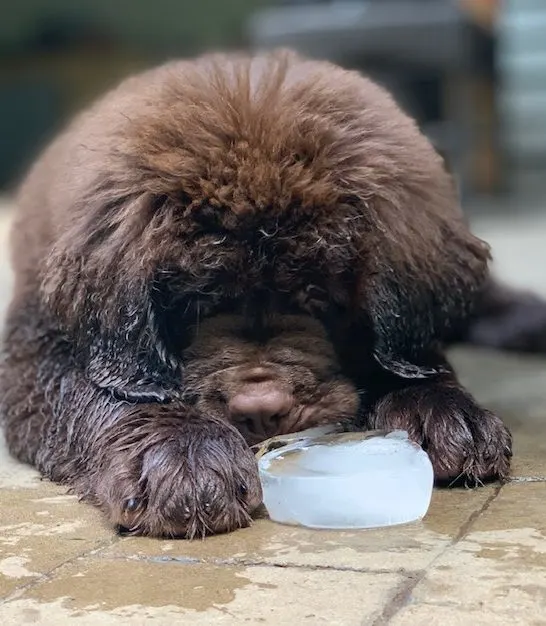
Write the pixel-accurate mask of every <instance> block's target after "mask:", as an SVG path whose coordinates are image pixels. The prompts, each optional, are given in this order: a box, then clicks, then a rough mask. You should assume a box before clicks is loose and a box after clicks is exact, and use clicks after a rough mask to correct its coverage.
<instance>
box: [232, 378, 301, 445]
mask: <svg viewBox="0 0 546 626" xmlns="http://www.w3.org/2000/svg"><path fill="white" fill-rule="evenodd" d="M293 404H294V399H293V397H292V394H291V393H290V392H289V391H288V390H287V389H285V388H284V387H283V386H282V385H281V384H280V383H278V382H277V381H275V380H274V379H273V380H272V379H271V376H270V375H269V374H268V373H267V372H266V371H264V370H262V369H261V368H256V369H255V370H253V371H252V372H249V373H248V374H247V375H246V376H245V377H244V382H243V385H242V387H241V389H240V391H238V392H237V393H236V394H235V395H234V396H233V397H232V398H231V399H230V401H229V412H230V414H231V418H232V419H233V421H234V423H235V424H236V425H238V426H240V427H243V429H244V430H246V431H249V432H250V434H251V435H259V436H271V435H273V434H275V433H276V432H277V431H278V428H279V423H280V421H281V419H282V418H283V417H284V416H285V415H286V414H287V413H288V412H289V411H290V409H291V408H292V406H293Z"/></svg>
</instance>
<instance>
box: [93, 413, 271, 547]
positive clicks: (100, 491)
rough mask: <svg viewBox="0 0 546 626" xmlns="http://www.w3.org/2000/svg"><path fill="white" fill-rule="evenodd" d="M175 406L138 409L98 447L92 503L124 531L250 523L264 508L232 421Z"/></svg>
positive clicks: (188, 533)
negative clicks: (254, 514)
mask: <svg viewBox="0 0 546 626" xmlns="http://www.w3.org/2000/svg"><path fill="white" fill-rule="evenodd" d="M182 411H183V412H184V413H183V414H178V413H177V412H176V409H175V407H174V406H173V405H170V406H161V405H148V406H140V407H135V408H134V409H133V415H132V417H131V418H130V419H124V420H123V421H122V422H121V423H118V424H116V426H115V427H113V428H112V429H110V431H109V432H108V433H107V435H106V436H103V439H102V442H101V461H100V463H99V467H98V468H97V470H96V471H95V472H94V475H93V476H92V479H93V487H94V488H93V492H94V499H95V500H96V503H97V504H98V505H99V506H100V507H101V508H102V509H103V510H104V511H105V512H106V514H107V515H108V517H109V519H110V520H111V521H112V522H113V523H114V524H116V525H118V526H119V527H120V528H121V529H124V530H125V531H126V532H129V533H132V534H139V535H150V536H157V537H166V536H167V537H185V538H193V537H202V536H205V535H207V534H214V533H221V532H228V531H231V530H235V529H236V528H240V527H243V526H247V525H248V524H249V523H250V521H251V518H250V514H251V513H252V511H253V510H254V509H255V508H257V506H258V505H259V504H260V503H261V500H262V497H261V487H260V482H259V478H258V471H257V464H256V460H255V457H254V455H253V454H252V452H251V451H250V449H249V448H248V446H247V445H246V443H245V442H244V440H243V438H242V437H241V435H240V434H239V433H238V432H237V431H236V430H235V428H233V427H231V426H230V425H229V424H227V423H225V422H222V421H221V420H212V419H208V418H204V417H201V416H199V415H196V414H192V413H191V410H188V409H184V408H183V409H182Z"/></svg>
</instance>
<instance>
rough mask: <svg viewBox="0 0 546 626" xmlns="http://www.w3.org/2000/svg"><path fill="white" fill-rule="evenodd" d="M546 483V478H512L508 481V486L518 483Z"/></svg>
mask: <svg viewBox="0 0 546 626" xmlns="http://www.w3.org/2000/svg"><path fill="white" fill-rule="evenodd" d="M544 482H546V476H512V477H511V478H509V479H508V482H507V484H508V485H510V484H518V483H544Z"/></svg>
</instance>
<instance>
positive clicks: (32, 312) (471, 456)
mask: <svg viewBox="0 0 546 626" xmlns="http://www.w3.org/2000/svg"><path fill="white" fill-rule="evenodd" d="M19 208H20V212H19V215H18V219H17V221H16V224H15V227H14V230H13V251H14V254H13V262H14V267H15V272H16V285H15V295H14V297H13V301H12V303H11V308H10V310H9V313H8V318H7V326H6V334H5V340H4V367H3V371H2V376H1V403H2V404H1V412H2V417H3V421H4V424H5V429H6V436H7V441H8V444H9V447H10V450H11V451H12V453H13V454H14V455H15V456H16V457H18V458H19V459H21V460H22V461H26V462H29V463H32V464H34V465H35V466H36V467H38V468H39V469H40V471H41V472H42V473H43V474H44V475H45V476H47V477H49V478H51V479H52V480H55V481H59V482H62V483H66V484H68V485H70V486H71V487H72V488H73V489H74V491H75V492H76V493H78V494H79V495H81V496H82V497H84V498H85V499H87V500H89V501H91V502H94V503H95V504H97V505H98V506H99V507H100V508H101V509H103V510H104V511H105V512H106V514H107V515H108V517H109V519H110V520H111V521H112V522H114V523H116V524H119V525H120V526H122V527H125V528H127V529H129V530H130V531H132V532H134V533H140V534H149V535H159V536H161V535H167V536H186V537H193V536H195V535H203V534H206V533H213V532H221V531H226V530H232V529H235V528H237V527H240V526H243V525H246V524H247V523H248V522H249V520H250V514H251V512H252V511H253V509H255V508H256V506H257V505H258V504H259V503H260V499H261V493H260V486H259V481H258V477H257V469H256V463H255V460H254V457H253V455H252V453H251V451H250V450H249V447H248V444H249V443H255V442H256V441H259V440H260V439H264V438H266V437H267V436H270V435H273V434H275V433H286V432H289V431H293V430H299V429H303V428H306V427H310V426H313V425H317V424H320V423H324V422H328V421H329V420H345V421H346V422H347V423H348V424H350V425H352V426H354V427H361V428H367V427H385V428H395V427H396V428H404V429H407V430H408V431H409V433H410V434H411V436H412V437H413V438H414V439H415V440H416V441H418V442H420V443H422V444H423V445H424V446H425V447H426V448H427V450H428V452H429V454H430V457H431V459H432V462H433V465H434V469H435V472H436V476H437V478H438V479H440V480H448V481H452V480H454V479H457V478H462V479H463V480H465V481H466V482H468V481H470V482H474V483H475V482H480V481H482V480H485V479H494V478H504V477H506V476H507V475H508V472H509V460H510V454H511V441H510V435H509V433H508V431H507V429H506V428H505V426H504V425H503V424H502V422H501V421H500V420H499V419H498V418H497V417H496V416H495V415H493V414H491V413H490V412H488V411H486V410H484V409H482V408H480V407H479V406H478V405H477V404H476V402H475V401H474V399H473V398H472V397H471V396H470V395H469V394H468V393H467V392H466V391H465V390H464V389H463V388H461V386H460V385H459V383H458V382H457V380H456V378H455V375H454V374H453V372H452V370H451V368H450V366H449V364H448V363H447V362H446V360H445V358H444V356H443V354H442V342H443V341H444V340H446V339H449V338H450V337H459V338H460V337H464V332H466V331H465V330H464V329H465V328H466V326H465V323H466V322H467V320H468V319H469V315H470V314H471V311H472V307H473V305H474V303H475V302H476V299H477V296H478V295H479V294H483V292H484V291H483V290H484V286H485V285H486V280H487V275H488V270H487V265H488V258H489V251H488V248H487V246H486V245H485V244H484V243H483V242H482V241H480V240H479V239H477V238H476V237H474V236H473V235H472V234H471V233H470V232H469V230H468V228H467V226H466V225H465V223H464V221H463V218H462V215H461V211H460V208H459V205H458V202H457V198H456V196H455V192H454V189H453V186H452V183H451V180H450V178H449V176H448V175H447V174H446V172H445V170H444V167H443V164H442V161H441V159H440V158H439V157H438V155H437V154H436V153H435V151H434V150H433V148H432V147H431V146H430V144H429V142H428V141H427V140H426V139H425V138H424V137H423V135H421V133H420V132H419V131H418V129H417V127H416V125H415V124H414V122H413V121H412V120H411V119H409V118H408V117H407V116H406V115H404V114H403V113H402V112H401V111H400V110H399V108H398V107H397V106H396V104H395V103H394V102H393V100H392V99H391V98H390V97H389V95H388V94H387V93H385V92H384V91H383V90H382V89H381V88H379V87H378V86H377V85H375V84H373V83H372V82H370V81H369V80H366V79H365V78H363V77H361V76H360V75H358V74H356V73H354V72H349V71H344V70H342V69H340V68H338V67H335V66H333V65H330V64H328V63H322V62H314V61H308V60H304V59H301V58H300V57H298V56H296V55H294V54H292V53H289V52H277V53H273V54H265V55H261V56H256V57H251V58H247V57H245V56H235V55H234V56H219V55H211V56H205V57H202V58H200V59H197V60H196V61H194V62H173V63H170V64H167V65H165V66H163V67H160V68H159V69H155V70H153V71H149V72H146V73H144V74H142V75H140V76H136V77H133V78H130V79H128V80H127V81H125V82H123V83H122V84H121V86H120V87H119V88H117V89H115V90H114V91H112V92H111V93H110V94H108V95H107V96H106V97H105V98H104V99H102V100H101V101H99V102H98V103H97V104H95V105H94V106H93V107H91V108H90V110H88V111H86V112H85V113H84V114H83V115H81V116H80V117H78V118H77V119H76V120H75V122H74V123H73V124H72V125H71V126H70V127H69V128H68V129H67V130H66V132H64V133H63V134H62V135H61V136H60V137H59V138H58V139H57V140H56V141H55V142H54V143H53V144H52V145H51V146H50V147H49V148H48V149H47V150H46V152H45V154H44V155H43V156H42V157H41V158H40V159H39V160H38V162H37V163H36V165H35V166H34V168H33V169H32V171H31V172H30V174H29V176H28V178H27V180H26V182H25V183H24V185H23V187H22V189H21V192H20V197H19ZM461 329H463V330H461Z"/></svg>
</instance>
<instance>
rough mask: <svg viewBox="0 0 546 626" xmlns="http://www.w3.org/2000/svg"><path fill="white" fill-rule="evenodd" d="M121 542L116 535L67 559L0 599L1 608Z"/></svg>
mask: <svg viewBox="0 0 546 626" xmlns="http://www.w3.org/2000/svg"><path fill="white" fill-rule="evenodd" d="M119 540H120V537H117V536H115V535H114V536H113V537H110V538H109V539H107V540H105V541H104V542H101V544H100V545H99V546H97V547H96V548H92V549H91V550H84V551H83V552H80V553H79V554H75V555H74V556H72V557H70V558H69V559H66V560H65V561H62V562H61V563H59V564H57V565H56V566H55V567H53V568H51V569H50V570H48V571H47V572H44V573H42V574H41V575H40V576H37V577H36V578H33V579H32V580H30V581H28V582H27V583H26V584H25V585H21V586H20V587H17V588H16V589H15V590H14V591H12V592H11V593H8V594H7V595H6V596H4V597H0V606H1V605H2V604H6V603H7V602H10V601H11V600H15V599H16V598H19V597H21V596H22V595H23V594H24V593H25V592H26V591H28V590H29V589H34V587H37V586H38V585H40V584H42V583H44V582H47V581H49V580H52V579H53V578H55V575H56V574H57V572H58V571H60V570H62V569H63V568H65V567H67V566H69V565H71V564H72V563H74V562H75V561H77V560H78V559H83V558H88V557H90V556H95V555H96V554H99V553H100V552H102V551H103V550H106V549H108V548H110V547H112V546H113V545H114V544H115V543H117V542H118V541H119Z"/></svg>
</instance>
